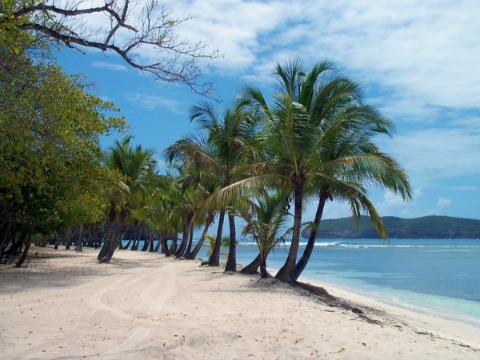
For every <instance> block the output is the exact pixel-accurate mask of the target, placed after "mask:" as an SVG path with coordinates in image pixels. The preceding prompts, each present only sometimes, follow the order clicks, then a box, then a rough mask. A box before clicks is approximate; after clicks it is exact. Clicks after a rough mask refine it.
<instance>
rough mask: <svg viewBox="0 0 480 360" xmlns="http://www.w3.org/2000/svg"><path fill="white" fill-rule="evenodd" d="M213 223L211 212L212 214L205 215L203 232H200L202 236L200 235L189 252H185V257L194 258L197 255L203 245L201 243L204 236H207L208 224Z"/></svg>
mask: <svg viewBox="0 0 480 360" xmlns="http://www.w3.org/2000/svg"><path fill="white" fill-rule="evenodd" d="M212 223H213V214H212V215H209V216H208V217H207V221H206V223H205V227H204V228H203V232H202V236H201V237H200V239H199V240H198V243H197V245H195V247H194V248H193V251H192V252H190V253H189V254H187V255H186V256H185V259H191V260H193V259H195V258H196V257H197V255H198V253H199V252H200V249H201V248H202V246H203V243H204V241H205V237H206V236H207V232H208V228H209V227H210V225H211V224H212Z"/></svg>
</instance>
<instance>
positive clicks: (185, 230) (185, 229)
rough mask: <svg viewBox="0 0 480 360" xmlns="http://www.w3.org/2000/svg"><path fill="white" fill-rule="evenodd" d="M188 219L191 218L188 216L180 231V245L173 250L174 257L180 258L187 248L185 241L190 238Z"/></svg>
mask: <svg viewBox="0 0 480 360" xmlns="http://www.w3.org/2000/svg"><path fill="white" fill-rule="evenodd" d="M190 221H191V218H188V219H187V221H186V223H185V226H184V227H183V232H182V241H181V242H180V246H179V247H178V250H177V251H176V252H175V257H176V258H180V257H182V256H183V254H184V253H185V249H186V248H187V242H188V239H189V238H190Z"/></svg>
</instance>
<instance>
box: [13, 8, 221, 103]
mask: <svg viewBox="0 0 480 360" xmlns="http://www.w3.org/2000/svg"><path fill="white" fill-rule="evenodd" d="M85 3H87V4H90V2H86V1H84V0H80V1H78V2H74V1H73V0H72V1H69V2H67V4H66V5H65V6H64V7H58V6H57V5H56V4H55V2H54V0H46V1H45V3H39V4H37V5H33V6H28V7H24V8H19V9H16V11H14V12H13V13H12V15H13V17H12V16H10V18H11V19H13V20H12V21H16V20H19V19H22V21H17V26H18V28H19V29H22V30H26V31H31V32H34V33H37V34H44V35H46V36H47V37H48V38H51V39H53V40H54V41H56V42H59V43H63V44H65V45H66V46H68V47H70V48H75V49H77V50H79V51H82V50H81V47H87V48H88V47H89V48H96V49H99V50H101V51H112V52H114V53H116V54H118V55H119V56H120V57H122V58H123V59H124V60H125V61H126V63H127V64H128V65H130V66H131V67H133V68H135V69H139V70H141V71H144V72H147V73H150V74H152V75H153V76H155V77H156V78H157V79H159V80H162V81H165V82H170V83H184V84H186V85H187V86H188V87H189V88H190V89H191V90H192V91H193V92H195V93H198V94H202V95H206V94H208V93H210V91H211V87H212V84H211V83H209V82H205V83H202V82H201V81H200V78H201V77H202V74H203V70H204V67H205V66H207V65H206V64H205V65H204V66H200V65H199V62H203V61H208V60H213V59H215V58H218V57H219V54H218V52H217V51H213V52H206V48H207V46H206V44H205V43H203V42H197V43H190V42H189V41H188V40H186V39H184V40H181V39H179V37H178V35H177V34H176V33H175V30H177V28H178V25H180V24H182V23H184V22H186V21H189V20H191V18H190V17H183V18H173V17H172V16H171V13H170V12H168V11H166V10H165V7H164V6H163V5H161V4H160V3H159V2H158V0H148V2H147V3H146V4H145V3H144V2H143V1H141V0H111V1H109V2H106V3H105V4H104V5H103V6H97V7H93V6H90V7H88V6H87V7H82V5H83V4H85ZM25 18H26V19H25ZM82 52H83V51H82ZM145 59H153V60H145Z"/></svg>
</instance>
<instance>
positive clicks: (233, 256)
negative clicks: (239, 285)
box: [225, 213, 237, 271]
mask: <svg viewBox="0 0 480 360" xmlns="http://www.w3.org/2000/svg"><path fill="white" fill-rule="evenodd" d="M228 222H229V225H230V245H229V247H228V259H227V265H226V266H225V271H237V236H236V233H235V215H233V214H230V213H228Z"/></svg>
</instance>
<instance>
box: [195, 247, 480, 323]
mask: <svg viewBox="0 0 480 360" xmlns="http://www.w3.org/2000/svg"><path fill="white" fill-rule="evenodd" d="M305 241H306V240H305ZM237 249H238V251H237V262H238V263H242V264H248V263H249V262H250V261H251V260H252V259H254V258H255V256H256V255H257V253H258V250H257V247H256V245H252V244H251V243H245V242H242V243H240V244H239V246H238V247H237ZM303 249H304V245H303V246H301V247H300V251H299V254H301V253H302V252H303ZM204 251H205V250H204ZM204 251H202V253H201V254H200V255H199V256H200V257H206V255H205V253H204ZM225 251H227V249H225ZM287 253H288V246H281V247H278V248H276V249H275V251H274V252H273V253H271V254H270V256H269V259H268V263H267V265H268V267H269V268H270V269H278V268H280V267H281V266H282V265H283V262H284V261H285V258H286V256H287ZM300 280H303V281H311V282H315V283H318V284H320V285H322V284H324V285H333V286H336V287H339V288H344V289H346V290H349V291H352V292H355V293H358V294H360V295H365V296H368V297H369V298H375V299H377V300H380V301H382V302H385V303H388V304H391V305H395V306H399V307H403V308H407V309H413V310H415V311H420V312H425V313H429V314H434V315H440V316H442V317H444V318H447V319H454V320H461V321H463V322H467V323H470V324H472V325H474V326H475V327H478V328H480V240H461V239H451V240H450V239H428V240H427V239H411V240H408V239H401V240H390V241H388V242H384V241H382V240H375V239H364V240H362V239H359V240H345V239H338V240H337V239H331V240H318V241H317V244H316V247H315V249H314V252H313V254H312V257H311V259H310V262H309V264H308V266H307V268H306V269H305V271H304V273H303V274H302V277H301V278H300Z"/></svg>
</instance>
